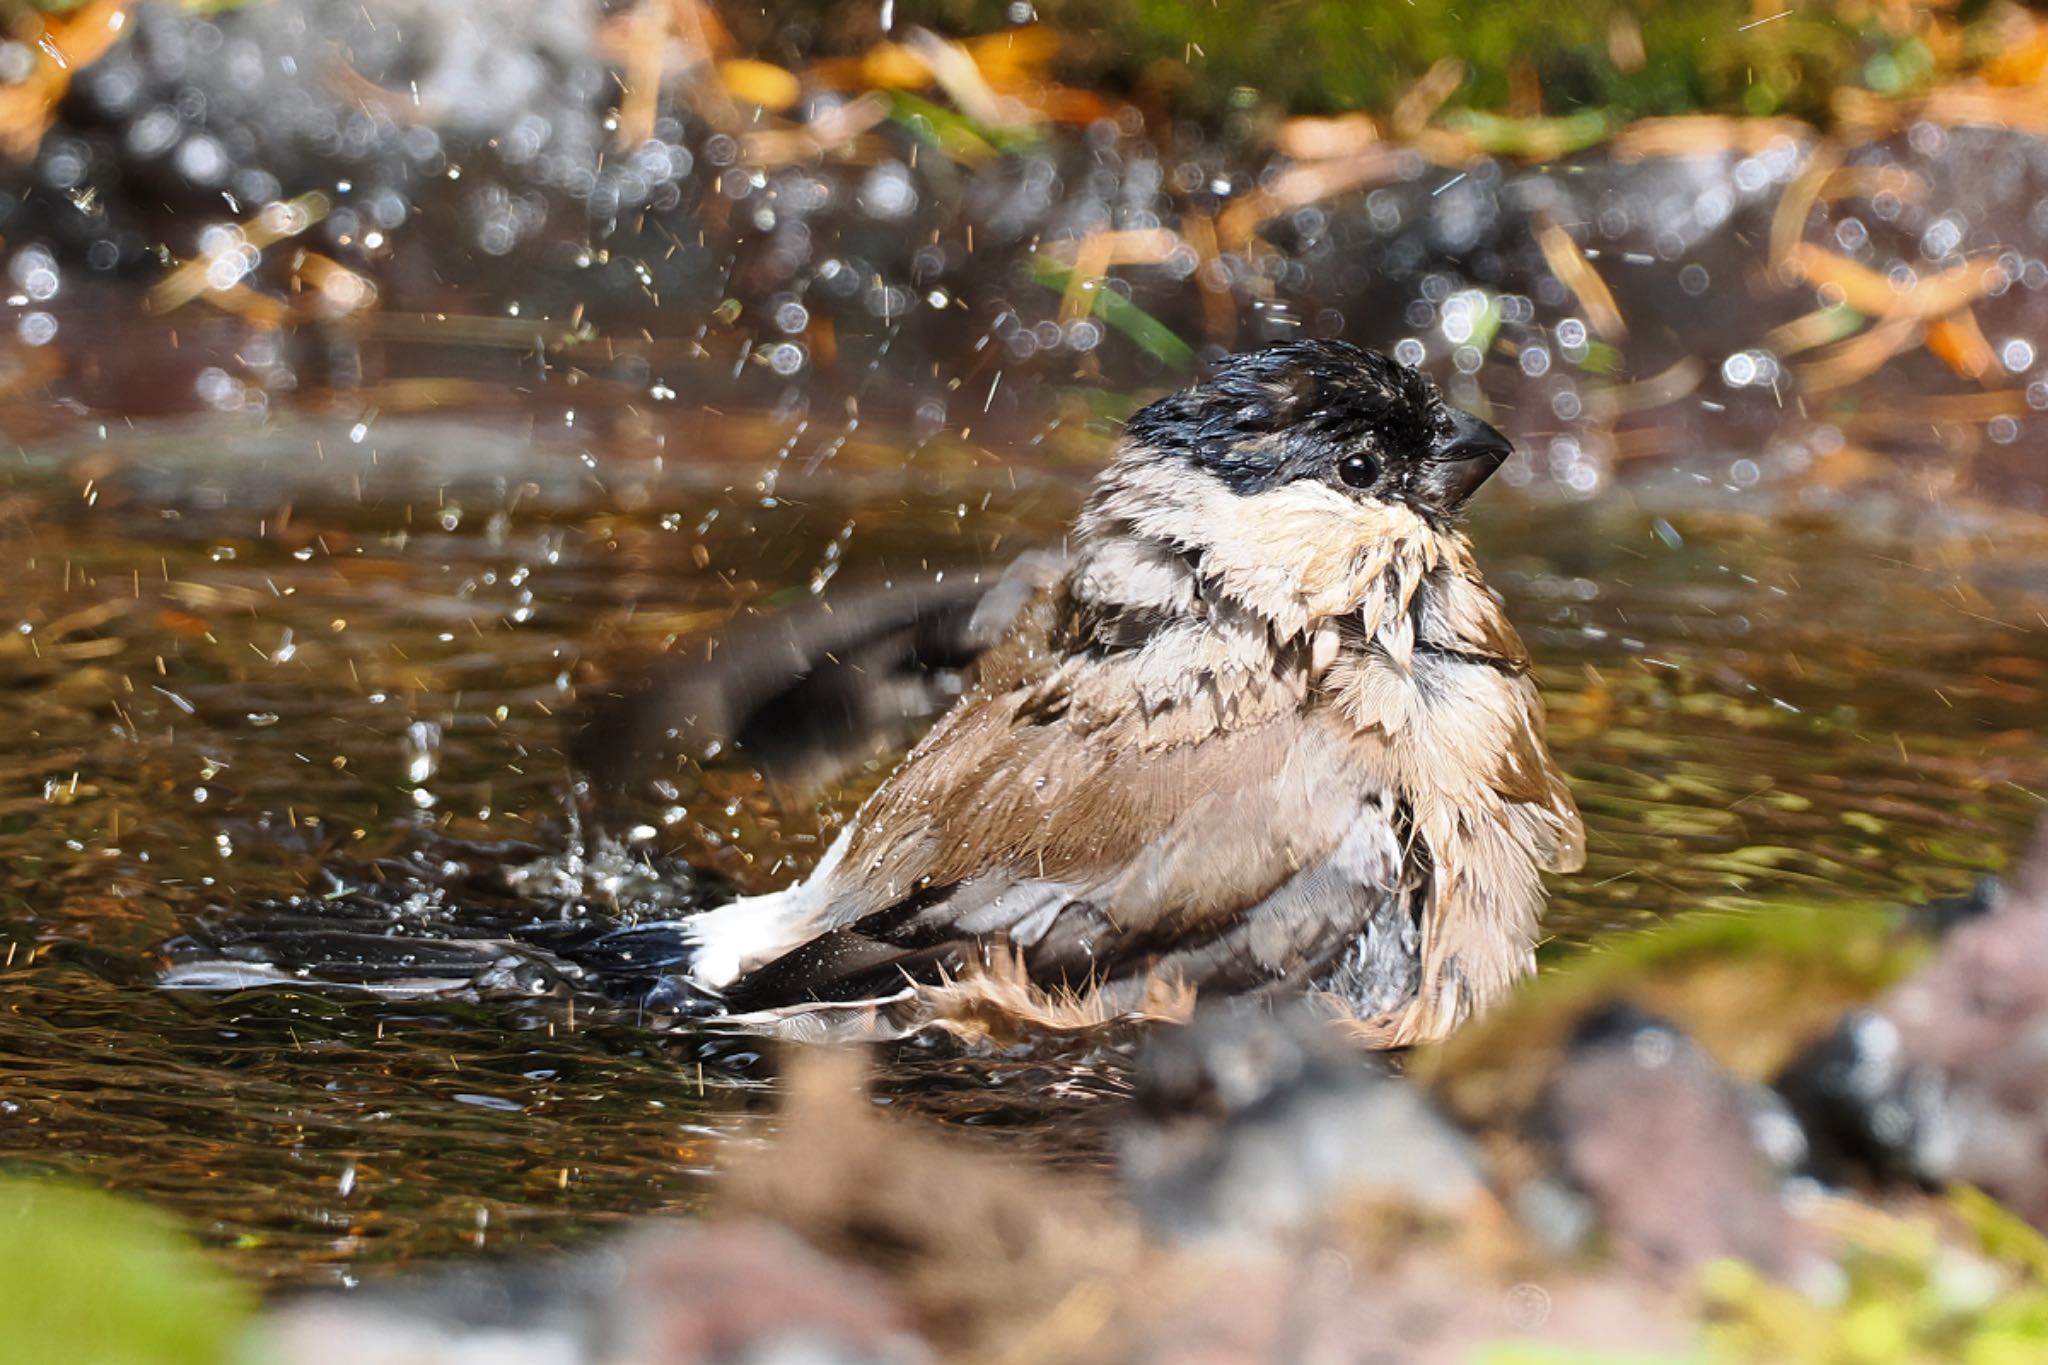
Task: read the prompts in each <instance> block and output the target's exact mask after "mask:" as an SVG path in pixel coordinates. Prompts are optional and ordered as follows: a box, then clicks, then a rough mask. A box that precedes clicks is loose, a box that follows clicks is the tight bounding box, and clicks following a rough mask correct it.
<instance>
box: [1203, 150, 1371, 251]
mask: <svg viewBox="0 0 2048 1365" xmlns="http://www.w3.org/2000/svg"><path fill="white" fill-rule="evenodd" d="M1400 162H1401V156H1400V152H1399V151H1397V150H1396V149H1395V148H1394V147H1392V146H1389V145H1386V144H1375V145H1373V146H1369V147H1367V148H1365V149H1364V150H1362V151H1359V152H1354V153H1353V154H1351V155H1350V156H1345V157H1339V158H1337V159H1335V160H1331V161H1316V162H1310V163H1308V164H1306V165H1301V166H1290V167H1289V168H1288V169H1286V170H1284V171H1282V172H1281V173H1280V174H1279V175H1278V176H1276V177H1274V179H1273V183H1272V184H1271V185H1269V186H1267V187H1265V188H1263V189H1258V190H1254V191H1252V192H1251V193H1250V194H1248V195H1246V196H1244V198H1242V199H1239V200H1238V201H1236V202H1235V203H1233V204H1232V205H1231V206H1230V207H1229V208H1227V209H1225V210H1224V211H1223V212H1222V213H1221V214H1219V215H1217V218H1216V236H1217V239H1218V240H1219V241H1220V242H1221V243H1222V244H1223V246H1224V249H1226V250H1229V251H1236V250H1238V249H1240V248H1241V247H1243V246H1244V244H1245V243H1246V242H1249V241H1250V240H1251V239H1252V238H1253V237H1254V236H1256V235H1257V234H1258V230H1259V227H1260V225H1261V224H1264V223H1266V222H1269V221H1270V220H1272V219H1274V218H1277V217H1279V216H1280V215H1281V214H1283V213H1289V212H1292V211H1293V210H1295V209H1298V208H1301V207H1303V206H1304V205H1307V204H1315V203H1320V202H1322V201H1323V200H1325V199H1331V198H1334V197H1336V196H1337V195H1340V194H1346V193H1348V192H1350V191H1352V190H1356V189H1360V188H1363V187H1364V186H1366V185H1377V184H1381V183H1383V182H1385V181H1388V180H1391V179H1393V178H1394V176H1395V175H1396V174H1398V172H1399V170H1400Z"/></svg>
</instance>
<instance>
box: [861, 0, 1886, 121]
mask: <svg viewBox="0 0 2048 1365" xmlns="http://www.w3.org/2000/svg"><path fill="white" fill-rule="evenodd" d="M1008 9H1009V5H1008V3H1007V0H902V3H899V4H898V6H897V16H898V20H899V22H903V21H909V22H914V23H923V24H927V25H930V26H932V27H935V28H937V29H940V30H941V31H944V32H949V33H956V34H973V33H985V32H989V31H990V30H992V29H994V28H997V27H999V26H1001V25H1002V24H1003V23H1004V21H1005V16H1006V14H1007V12H1008ZM1036 10H1037V14H1038V16H1039V18H1040V19H1042V20H1043V21H1045V22H1047V23H1049V24H1051V25H1052V26H1053V27H1055V28H1057V29H1058V30H1059V31H1060V32H1061V34H1062V35H1063V36H1064V37H1065V38H1066V39H1067V40H1068V44H1069V52H1070V60H1071V61H1072V63H1073V65H1074V66H1075V67H1076V68H1077V69H1076V70H1075V71H1074V72H1073V73H1072V75H1073V76H1074V78H1075V79H1078V80H1080V81H1081V82H1083V83H1086V84H1098V83H1102V82H1105V81H1107V82H1110V83H1123V84H1125V85H1128V86H1131V87H1137V86H1140V85H1144V84H1147V83H1153V82H1156V81H1157V80H1159V79H1160V73H1161V71H1162V70H1165V71H1171V72H1173V79H1172V81H1170V82H1169V83H1171V84H1175V85H1177V86H1178V91H1177V97H1178V99H1179V100H1180V102H1181V103H1182V104H1183V105H1184V106H1185V107H1186V108H1187V109H1188V110H1189V112H1193V113H1203V114H1218V113H1223V112H1227V111H1228V110H1230V109H1231V108H1232V107H1233V101H1232V95H1233V93H1234V92H1236V91H1239V90H1251V91H1254V92H1256V93H1257V96H1258V97H1259V99H1260V100H1261V101H1262V102H1264V103H1266V104H1268V105H1271V106H1277V107H1278V108H1280V109H1281V110H1283V111H1285V112H1289V113H1329V112H1337V111H1343V110H1351V109H1365V110H1374V111H1383V110H1386V109H1390V108H1392V106H1393V104H1394V102H1395V101H1396V100H1398V99H1399V98H1400V96H1401V94H1402V93H1403V92H1404V91H1405V90H1407V89H1408V87H1409V86H1410V85H1411V84H1412V83H1413V82H1414V81H1415V79H1416V78H1417V77H1419V76H1420V75H1422V73H1423V72H1425V71H1427V70H1428V69H1429V67H1430V65H1431V64H1432V63H1434V62H1436V61H1439V60H1441V59H1443V58H1446V57H1455V58H1458V59H1459V60H1461V61H1463V62H1464V63H1465V64H1466V66H1467V68H1468V69H1469V71H1470V79H1469V80H1468V81H1467V83H1466V85H1465V87H1464V88H1463V89H1462V90H1461V91H1460V92H1459V93H1458V95H1457V96H1456V97H1455V101H1454V102H1456V103H1459V104H1464V105H1468V106H1470V107H1472V108H1477V109H1499V108H1502V107H1504V106H1505V105H1507V103H1508V102H1509V82H1510V76H1509V73H1510V68H1511V67H1513V66H1515V65H1516V64H1517V63H1521V62H1526V63H1528V65H1529V67H1530V68H1531V69H1533V71H1534V72H1535V74H1536V76H1537V78H1538V80H1539V81H1540V83H1541V86H1542V90H1543V97H1544V100H1545V103H1546V106H1547V108H1548V110H1549V112H1551V113H1553V114H1568V113H1571V112H1572V111H1575V110H1602V111H1607V112H1609V113H1611V114H1614V115H1619V116H1622V117H1629V116H1636V115H1644V114H1668V113H1680V112H1686V111H1690V110H1695V109H1701V108H1714V109H1723V110H1728V111H1731V112H1742V111H1745V110H1746V111H1748V112H1752V113H1798V114H1804V115H1808V116H1813V117H1819V116H1822V115H1824V113H1825V111H1826V106H1827V97H1828V94H1829V92H1830V91H1831V90H1832V89H1833V88H1834V87H1835V86H1836V85H1837V84H1839V83H1842V82H1844V81H1850V80H1855V79H1858V78H1859V77H1860V76H1861V75H1862V74H1863V70H1862V68H1863V65H1864V62H1865V60H1866V58H1869V57H1871V56H1872V55H1873V54H1876V55H1882V56H1884V57H1885V58H1886V59H1887V60H1890V61H1892V62H1894V63H1900V62H1904V63H1906V64H1908V65H1910V63H1911V60H1912V59H1911V57H1910V56H1907V55H1904V54H1902V53H1901V52H1899V51H1897V50H1895V49H1893V48H1891V47H1890V46H1889V45H1887V44H1883V43H1879V42H1877V41H1875V40H1872V39H1867V38H1866V37H1865V36H1864V35H1863V34H1862V33H1860V32H1859V31H1858V30H1856V29H1854V28H1852V27H1850V26H1848V25H1846V24H1844V23H1842V22H1841V21H1840V20H1839V19H1837V18H1836V17H1835V16H1834V13H1833V10H1832V8H1831V7H1828V6H1823V5H1818V4H1813V3H1808V4H1806V5H1804V6H1800V7H1799V8H1798V9H1797V10H1796V12H1795V13H1792V14H1789V15H1787V16H1785V17H1784V18H1781V19H1775V20H1769V21H1766V22H1762V23H1759V22H1756V14H1755V10H1754V8H1753V7H1752V6H1751V5H1750V4H1748V3H1747V0H1701V2H1700V3H1676V2H1675V0H1659V2H1656V3H1630V2H1629V0H1590V3H1576V2H1575V0H1413V2H1412V3H1410V2H1409V0H1337V2H1336V3H1313V2H1311V0H1292V2H1289V0H1282V2H1281V3H1270V2H1269V0H1204V2H1203V3H1194V4H1189V3H1183V0H1039V3H1038V4H1037V6H1036ZM1631 29H1633V30H1635V31H1636V32H1638V33H1639V34H1640V58H1639V59H1634V58H1631V59H1630V60H1628V61H1627V62H1626V65H1627V66H1628V67H1629V68H1630V69H1624V67H1623V64H1620V63H1617V62H1616V60H1615V57H1614V56H1613V55H1612V53H1613V51H1614V50H1621V51H1624V52H1625V51H1626V50H1627V49H1628V48H1629V47H1631V46H1633V42H1632V40H1630V39H1627V38H1624V39H1623V41H1622V42H1621V43H1618V44H1617V43H1615V41H1614V38H1615V35H1616V34H1617V33H1620V34H1624V35H1625V34H1627V33H1628V32H1629V31H1630V30H1631ZM1157 64H1166V65H1165V66H1164V67H1162V66H1160V65H1157ZM1183 71H1184V73H1185V74H1184V77H1183V76H1182V75H1181V72H1183Z"/></svg>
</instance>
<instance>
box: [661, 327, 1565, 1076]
mask: <svg viewBox="0 0 2048 1365" xmlns="http://www.w3.org/2000/svg"><path fill="white" fill-rule="evenodd" d="M1509 454H1510V446H1509V443H1508V441H1507V440H1506V438H1504V437H1503V436H1502V435H1501V434H1500V433H1499V432H1497V431H1495V430H1494V429H1493V428H1492V427H1490V426H1488V425H1487V424H1486V423H1484V422H1482V421H1479V420H1478V419H1476V418H1474V417H1472V416H1470V415H1469V414H1466V413H1463V412H1459V411H1455V410H1453V409H1451V408H1448V407H1447V406H1446V405H1445V404H1444V402H1443V399H1442V397H1441V396H1440V395H1439V393H1438V392H1437V390H1436V388H1435V387H1434V386H1433V385H1432V384H1431V383H1430V381H1429V380H1428V379H1427V378H1426V377H1425V376H1423V375H1422V374H1420V373H1418V372H1417V371H1415V370H1413V369H1410V368H1408V367H1406V366H1403V365H1400V364H1398V363H1396V362H1394V361H1392V360H1389V359H1388V358H1386V357H1384V356H1382V355H1379V354H1377V353H1374V352H1372V351H1367V350H1362V349H1360V348H1358V347H1355V346H1351V345H1348V344H1346V343H1343V342H1337V341H1299V342H1292V343H1288V344H1285V345H1281V346H1276V347H1273V348H1271V349H1267V350H1261V351H1256V352H1251V353H1247V354H1242V355H1237V356H1233V357H1230V358H1228V359H1226V360H1224V361H1222V362H1220V363H1219V364H1218V366H1217V367H1216V369H1215V372H1214V373H1213V375H1212V376H1211V377H1210V378H1209V379H1208V380H1207V381H1206V382H1203V383H1200V384H1197V385H1196V386H1194V387H1192V388H1189V389H1186V390H1184V391H1182V392H1179V393H1176V394H1173V395H1171V396H1169V397H1167V398H1164V399H1161V400H1160V401H1158V402H1156V403H1153V404H1152V405H1151V406H1149V407H1147V408H1145V409H1143V410H1142V411H1140V412H1139V413H1138V414H1137V415H1136V416H1134V417H1133V418H1132V419H1131V421H1130V423H1129V425H1128V427H1127V428H1126V430H1125V432H1124V435H1123V438H1122V441H1121V443H1120V445H1119V448H1118V452H1117V455H1116V458H1115V460H1114V462H1113V463H1112V464H1111V465H1110V467H1109V468H1108V469H1107V470H1106V471H1104V473H1103V474H1102V475H1101V476H1100V477H1099V479H1098V480H1097V482H1096V484H1095V487H1094V489H1093V491H1092V492H1091V494H1090V496H1089V497H1088V499H1087V502H1086V504H1085V506H1084V507H1083V509H1082V511H1081V513H1080V515H1079V517H1078V519H1077V521H1076V523H1075V525H1074V529H1073V533H1072V536H1071V538H1070V541H1069V552H1068V555H1067V557H1066V560H1065V562H1064V565H1063V567H1061V569H1060V570H1059V571H1058V572H1057V574H1055V575H1051V576H1050V577H1051V581H1050V582H1049V583H1046V584H1044V585H1043V586H1041V587H1040V588H1039V589H1038V590H1037V591H1036V592H1035V594H1034V595H1033V596H1031V598H1030V600H1029V601H1028V602H1027V603H1026V604H1025V605H1024V607H1023V608H1022V610H1021V611H1019V612H1018V613H1017V615H1016V617H1015V619H1014V620H1013V621H1012V622H1011V623H1010V625H1009V627H1008V629H1007V631H1006V633H1005V634H1003V636H1002V637H1001V638H1000V639H999V640H998V641H997V642H996V643H995V644H994V646H993V647H992V648H990V650H989V651H988V652H987V653H986V654H985V655H983V656H982V658H981V660H980V662H979V666H978V673H977V676H976V679H975V681H974V683H973V685H972V686H971V687H970V688H969V689H968V690H967V691H966V692H965V693H964V694H963V695H962V696H961V697H960V699H959V701H958V702H957V703H956V704H955V705H954V706H953V707H952V708H951V710H949V711H948V712H947V713H946V714H945V715H944V716H943V717H942V718H941V719H940V720H939V721H938V723H937V724H936V726H935V727H934V728H933V729H932V730H931V731H930V732H929V733H928V734H927V736H926V737H925V738H924V740H923V741H922V742H920V743H919V744H918V745H917V746H916V747H915V748H914V749H913V750H912V751H911V752H910V754H909V755H908V757H906V758H905V759H904V761H903V762H902V764H901V765H900V766H899V767H898V768H897V769H896V770H895V771H894V773H892V774H891V775H890V776H889V778H888V779H887V780H886V781H885V782H884V783H883V785H882V786H881V787H880V788H879V789H878V790H877V791H876V792H875V793H874V795H873V796H871V797H870V798H869V799H868V800H867V801H866V802H865V803H864V804H863V805H862V806H861V808H860V809H859V811H858V812H857V813H856V814H855V816H854V817H853V819H852V820H851V822H850V823H849V824H848V826H847V827H846V828H845V830H844V831H843V832H842V833H841V834H840V835H839V836H838V838H837V840H836V841H835V842H834V843H833V845H832V846H831V848H830V850H829V851H828V852H827V853H826V855H825V857H824V858H823V860H822V861H821V862H820V863H819V864H818V866H817V867H816V869H815V870H814V871H813V872H812V873H811V875H810V876H809V877H807V878H806V879H805V880H803V881H802V882H801V883H799V884H797V885H794V886H791V887H789V888H787V889H785V890H781V891H777V892H773V893H770V894H767V895H761V896H754V897H747V898H743V899H740V900H737V901H734V902H731V903H729V904H727V905H724V906H721V907H719V908H716V909H713V910H710V911H706V912H704V913H702V914H699V915H697V916H695V917H693V918H691V919H690V920H688V921H686V922H685V924H684V925H683V926H682V930H681V932H682V934H683V936H684V938H685V940H686V942H685V945H684V946H685V948H686V954H685V955H686V957H687V963H688V965H687V967H686V968H684V969H683V970H681V971H679V972H677V973H675V974H674V975H673V976H672V977H670V978H669V979H668V981H667V983H666V989H667V992H668V994H669V996H670V997H671V998H690V999H693V1000H695V1001H697V1002H699V1004H700V1005H701V1006H703V1007H705V1008H708V1009H710V1010H712V1011H715V1012H725V1013H738V1012H743V1011H763V1010H765V1011H771V1012H772V1011H776V1010H791V1009H801V1008H803V1007H804V1006H805V1004H806V1002H813V1001H816V1002H830V1001H847V1000H858V999H860V998H862V997H863V996H867V995H872V994H882V993H887V992H888V991H889V990H891V989H896V988H901V987H902V985H903V983H904V981H905V980H906V978H908V979H910V980H925V981H930V980H936V979H940V978H943V977H948V976H952V975H955V974H958V973H960V972H962V971H963V970H965V971H971V970H973V969H974V967H975V966H976V965H977V964H988V963H991V962H994V961H996V960H997V959H999V958H1000V959H1003V960H1005V961H1006V962H1007V963H1008V965H1009V967H1010V969H1012V970H1013V971H1014V970H1016V969H1021V971H1022V972H1023V973H1024V974H1025V975H1026V976H1027V977H1028V979H1029V981H1030V982H1031V983H1033V984H1035V985H1039V986H1045V987H1052V988H1062V989H1065V990H1069V991H1073V992H1077V993H1081V994H1084V995H1086V996H1088V997H1089V998H1091V999H1093V1000H1096V1001H1099V1002H1102V1003H1104V1004H1105V1005H1106V1006H1107V1007H1110V1008H1114V1007H1117V1006H1118V1005H1120V1004H1122V1005H1128V1004H1134V1003H1135V1002H1136V1001H1138V1000H1139V999H1140V998H1142V996H1143V995H1144V992H1145V991H1146V990H1147V989H1148V988H1149V987H1150V986H1152V985H1154V984H1156V983H1158V982H1161V981H1165V982H1173V983H1178V984H1180V985H1183V986H1188V987H1193V988H1195V989H1196V990H1197V991H1200V992H1203V993H1210V992H1216V993H1240V994H1242V993H1267V992H1279V991H1295V990H1305V989H1314V990H1321V991H1325V992H1328V993H1330V994H1332V995H1334V996H1335V997H1337V998H1338V999H1339V1000H1340V1001H1341V1002H1342V1003H1343V1004H1344V1006H1345V1007H1346V1008H1347V1009H1348V1010H1349V1011H1350V1012H1351V1013H1353V1014H1355V1015H1356V1016H1357V1017H1358V1018H1359V1019H1360V1020H1361V1021H1362V1025H1363V1028H1364V1030H1365V1032H1366V1033H1367V1034H1368V1035H1369V1036H1371V1037H1373V1038H1375V1039H1376V1040H1378V1041H1380V1042H1382V1043H1385V1044H1388V1045H1401V1044H1407V1043H1412V1042H1416V1041H1421V1040H1426V1039H1431V1038H1436V1037H1440V1036H1442V1035H1443V1034H1445V1033H1447V1032H1449V1031H1450V1030H1451V1029H1453V1028H1454V1027H1456V1026H1457V1024H1458V1023H1459V1022H1460V1021H1461V1020H1463V1019H1465V1018H1466V1017H1468V1016H1469V1015H1471V1014H1472V1013H1474V1012H1475V1011H1477V1010H1480V1009H1483V1008H1484V1007H1485V1006H1486V1005H1487V1004H1488V1002H1490V1001H1492V1000H1493V999H1495V998H1496V997H1498V996H1499V995H1500V994H1501V993H1502V992H1503V991H1504V990H1506V989H1507V988H1508V987H1509V986H1510V985H1512V984H1513V983H1514V982H1515V981H1516V980H1517V979H1518V978H1520V977H1521V976H1522V975H1524V974H1525V973H1527V972H1528V971H1529V970H1530V969H1531V966H1532V961H1533V959H1532V950H1533V946H1534V943H1535V941H1536V935H1537V922H1538V918H1539V916H1540V914H1541V911H1542V907H1543V899H1544V892H1543V886H1542V882H1541V877H1540V874H1541V873H1542V872H1544V871H1569V870H1573V869H1576V868H1577V867H1578V866H1579V863H1580V859H1581V853H1582V843H1583V830H1582V827H1581V825H1580V822H1579V816H1578V812H1577V810H1576V808H1575V807H1574V805H1573V802H1572V798H1571V794H1570V792H1569V790H1568V789H1567V787H1566V784H1565V781H1564V778H1563V776H1562V775H1561V774H1560V772H1559V771H1558V769H1557V766H1556V764H1555V762H1554V761H1553V760H1552V758H1551V755H1550V753H1549V751H1548V749H1547V748H1546V746H1545V742H1544V724H1543V709H1542V703H1541V701H1540V699H1539V697H1538V694H1537V690H1536V685H1535V682H1534V681H1533V680H1532V678H1531V677H1530V675H1529V667H1530V661H1529V655H1528V652H1527V650H1526V649H1525V648H1524V646H1523V644H1522V641H1521V639H1520V638H1519V637H1518V636H1517V635H1516V633H1515V631H1514V629H1513V627H1512V626H1511V625H1510V624H1509V622H1508V620H1507V617H1506V615H1505V614H1504V612H1503V610H1502V608H1501V605H1500V603H1499V602H1498V601H1497V600H1496V598H1495V597H1494V595H1493V593H1492V592H1491V591H1490V590H1489V589H1488V588H1487V586H1486V583H1485V581H1484V580H1483V579H1482V577H1481V576H1480V572H1479V569H1478V566H1477V564H1476V563H1475V561H1474V557H1473V551H1472V547H1471V544H1470V542H1469V541H1468V540H1467V539H1466V537H1465V536H1464V534H1463V533H1462V532H1461V531H1460V530H1459V529H1458V520H1459V515H1460V512H1461V510H1462V508H1463V507H1464V505H1465V503H1466V501H1467V500H1468V499H1469V498H1470V497H1471V496H1472V494H1473V493H1474V492H1475V491H1476V490H1477V489H1478V488H1479V486H1480V485H1481V484H1483V483H1484V482H1485V481H1486V479H1487V478H1488V477H1489V476H1490V475H1491V474H1492V473H1493V472H1494V470H1496V469H1497V468H1498V467H1499V466H1500V464H1501V463H1502V461H1503V460H1505V459H1506V458H1507V456H1508V455H1509Z"/></svg>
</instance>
